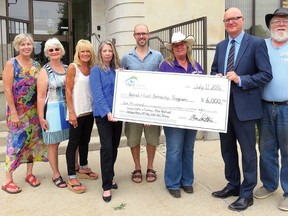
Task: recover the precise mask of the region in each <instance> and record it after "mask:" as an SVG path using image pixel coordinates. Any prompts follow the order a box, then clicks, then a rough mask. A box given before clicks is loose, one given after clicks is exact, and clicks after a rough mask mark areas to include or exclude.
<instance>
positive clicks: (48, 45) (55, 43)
mask: <svg viewBox="0 0 288 216" xmlns="http://www.w3.org/2000/svg"><path fill="white" fill-rule="evenodd" d="M52 47H57V48H60V49H61V53H62V56H64V55H65V49H64V47H63V45H62V44H61V42H60V41H59V40H58V38H56V37H54V38H50V39H48V40H47V41H46V43H45V47H44V54H45V56H46V57H48V49H49V48H52Z"/></svg>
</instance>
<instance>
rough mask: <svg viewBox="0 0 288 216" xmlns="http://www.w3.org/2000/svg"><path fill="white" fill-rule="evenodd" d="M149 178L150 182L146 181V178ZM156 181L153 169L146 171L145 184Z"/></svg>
mask: <svg viewBox="0 0 288 216" xmlns="http://www.w3.org/2000/svg"><path fill="white" fill-rule="evenodd" d="M149 177H151V178H152V179H151V180H148V178H149ZM156 179H157V175H156V171H155V170H153V169H147V173H146V181H147V182H154V181H156Z"/></svg>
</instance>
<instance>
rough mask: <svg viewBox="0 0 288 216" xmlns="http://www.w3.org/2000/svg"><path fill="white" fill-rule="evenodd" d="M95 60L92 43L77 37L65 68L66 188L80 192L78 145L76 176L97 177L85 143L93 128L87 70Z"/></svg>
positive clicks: (91, 100) (83, 187)
mask: <svg viewBox="0 0 288 216" xmlns="http://www.w3.org/2000/svg"><path fill="white" fill-rule="evenodd" d="M94 62H95V54H94V50H93V46H92V44H91V43H90V42H89V41H88V40H82V39H81V40H79V41H78V43H77V45H76V51H75V55H74V62H73V63H71V64H70V65H69V67H68V72H67V77H66V99H67V107H68V113H69V123H70V136H69V142H68V146H67V150H66V161H67V169H68V182H67V185H68V188H69V189H70V190H71V191H73V192H75V193H83V192H85V191H86V187H85V186H84V185H82V184H81V183H80V182H79V181H78V179H77V175H76V171H75V153H76V150H77V148H79V158H80V169H79V172H78V177H79V178H86V179H92V180H93V179H97V178H98V175H97V174H96V173H94V172H92V171H91V169H90V168H89V167H88V160H87V158H88V144H89V142H90V137H91V131H92V128H93V121H94V119H93V114H92V103H93V99H92V93H91V89H90V84H89V75H90V70H91V68H92V67H93V65H94Z"/></svg>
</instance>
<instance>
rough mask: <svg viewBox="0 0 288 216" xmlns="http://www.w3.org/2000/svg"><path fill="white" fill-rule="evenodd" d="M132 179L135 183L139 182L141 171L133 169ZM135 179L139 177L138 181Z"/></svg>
mask: <svg viewBox="0 0 288 216" xmlns="http://www.w3.org/2000/svg"><path fill="white" fill-rule="evenodd" d="M131 178H132V181H133V182H135V183H141V182H142V172H141V170H134V172H132V176H131ZM136 179H140V181H139V180H138V181H137V180H136Z"/></svg>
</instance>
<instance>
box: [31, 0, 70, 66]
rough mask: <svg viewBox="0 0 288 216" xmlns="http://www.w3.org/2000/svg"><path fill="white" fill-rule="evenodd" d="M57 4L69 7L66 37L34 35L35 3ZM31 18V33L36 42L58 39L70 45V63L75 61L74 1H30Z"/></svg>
mask: <svg viewBox="0 0 288 216" xmlns="http://www.w3.org/2000/svg"><path fill="white" fill-rule="evenodd" d="M36 1H38V2H55V3H67V5H68V11H67V12H68V17H67V18H68V31H67V34H66V35H42V34H34V16H33V10H34V8H33V2H36ZM29 18H30V23H31V25H30V29H29V30H30V32H31V33H32V34H33V39H34V40H35V41H47V40H48V39H49V38H51V37H54V36H55V37H57V38H58V39H59V41H60V42H61V43H62V42H66V43H67V45H68V52H69V53H68V55H69V62H72V61H73V34H72V32H73V29H72V27H73V25H72V0H29Z"/></svg>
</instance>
